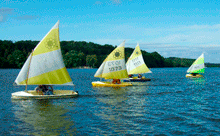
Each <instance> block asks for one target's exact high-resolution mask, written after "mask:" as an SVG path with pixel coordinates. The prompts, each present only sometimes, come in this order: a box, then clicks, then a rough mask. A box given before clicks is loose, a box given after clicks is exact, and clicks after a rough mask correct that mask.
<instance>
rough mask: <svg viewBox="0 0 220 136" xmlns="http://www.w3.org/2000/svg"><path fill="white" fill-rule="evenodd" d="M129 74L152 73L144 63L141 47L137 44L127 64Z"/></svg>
mask: <svg viewBox="0 0 220 136" xmlns="http://www.w3.org/2000/svg"><path fill="white" fill-rule="evenodd" d="M126 67H127V71H128V74H143V73H152V72H151V71H150V69H149V68H148V67H147V65H146V64H145V62H144V59H143V56H142V53H141V50H140V46H139V44H137V46H136V47H135V50H134V51H133V53H132V54H131V56H130V57H129V59H128V61H127V63H126Z"/></svg>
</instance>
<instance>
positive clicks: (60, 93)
mask: <svg viewBox="0 0 220 136" xmlns="http://www.w3.org/2000/svg"><path fill="white" fill-rule="evenodd" d="M78 95H79V94H78V92H74V91H72V90H54V91H53V95H42V94H38V93H37V92H36V91H35V90H28V91H19V92H15V93H12V94H11V98H12V99H58V98H73V97H76V96H78Z"/></svg>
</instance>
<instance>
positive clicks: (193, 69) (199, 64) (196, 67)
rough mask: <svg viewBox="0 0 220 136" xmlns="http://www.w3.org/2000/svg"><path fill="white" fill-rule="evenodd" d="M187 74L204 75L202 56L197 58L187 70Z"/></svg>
mask: <svg viewBox="0 0 220 136" xmlns="http://www.w3.org/2000/svg"><path fill="white" fill-rule="evenodd" d="M187 72H188V73H204V72H205V65H204V54H202V55H201V56H199V57H198V58H197V59H196V60H195V61H194V62H193V64H192V65H191V66H190V67H189V69H188V70H187Z"/></svg>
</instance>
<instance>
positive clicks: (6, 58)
mask: <svg viewBox="0 0 220 136" xmlns="http://www.w3.org/2000/svg"><path fill="white" fill-rule="evenodd" d="M38 43H39V41H31V40H26V41H16V42H12V41H10V40H0V54H1V56H0V62H1V63H0V68H21V67H22V66H23V64H24V62H25V61H26V59H27V57H28V56H29V54H30V53H31V51H32V49H34V48H35V46H36V45H37V44H38ZM60 46H61V51H62V55H63V59H64V63H65V65H66V67H67V68H77V67H84V66H88V67H92V68H98V67H99V66H100V65H101V63H102V62H103V61H104V59H105V58H106V57H107V55H108V54H110V53H111V52H112V51H113V50H114V49H115V48H116V46H113V45H109V44H105V45H99V44H96V43H92V42H85V41H61V42H60ZM133 50H134V49H133V48H125V59H126V61H127V59H128V58H129V57H130V55H131V53H132V52H133ZM142 54H143V58H144V61H145V63H146V65H147V66H148V67H149V68H156V67H189V66H190V65H191V64H192V63H193V61H194V59H180V58H164V57H162V56H161V55H160V54H158V53H157V52H152V53H149V52H146V51H143V50H142Z"/></svg>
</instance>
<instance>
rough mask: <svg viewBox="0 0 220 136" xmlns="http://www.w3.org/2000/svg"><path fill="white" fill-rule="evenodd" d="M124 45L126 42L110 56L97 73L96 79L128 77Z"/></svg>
mask: <svg viewBox="0 0 220 136" xmlns="http://www.w3.org/2000/svg"><path fill="white" fill-rule="evenodd" d="M124 45H125V41H124V42H122V43H121V44H120V45H119V46H118V47H117V48H115V49H114V50H113V51H112V52H111V53H110V54H109V55H108V57H107V58H106V59H105V60H104V61H103V63H102V64H101V66H100V67H99V69H98V70H97V71H96V73H95V75H94V76H95V77H101V78H108V79H114V78H115V79H122V78H127V77H128V73H127V70H126V65H125V56H124Z"/></svg>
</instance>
